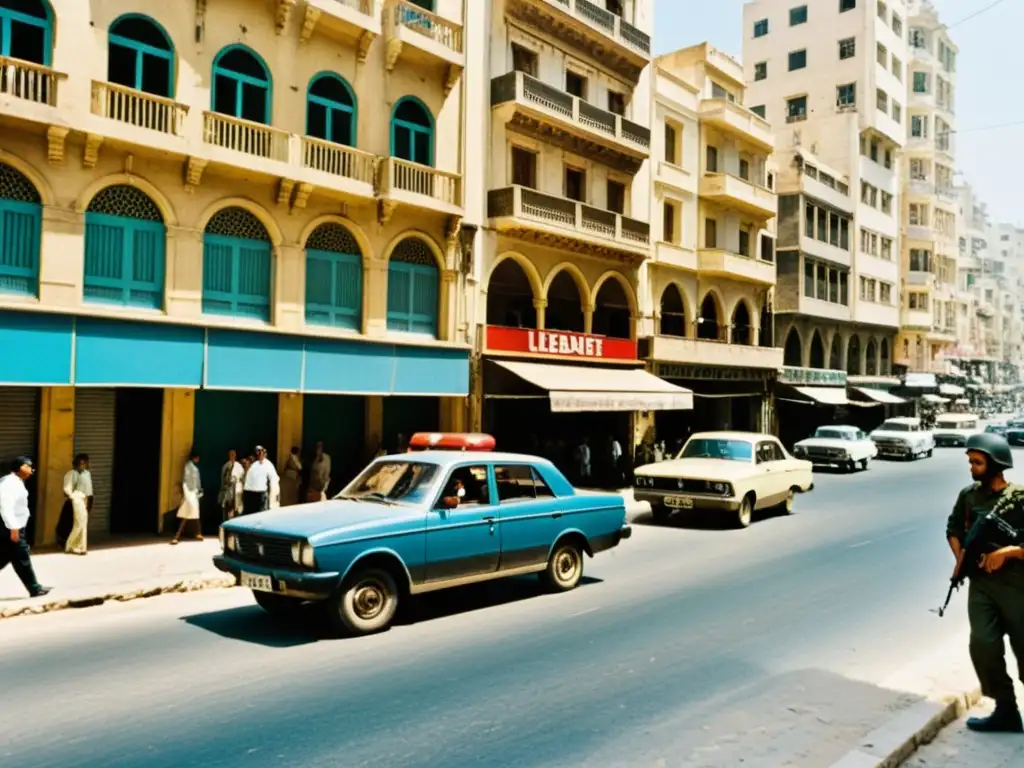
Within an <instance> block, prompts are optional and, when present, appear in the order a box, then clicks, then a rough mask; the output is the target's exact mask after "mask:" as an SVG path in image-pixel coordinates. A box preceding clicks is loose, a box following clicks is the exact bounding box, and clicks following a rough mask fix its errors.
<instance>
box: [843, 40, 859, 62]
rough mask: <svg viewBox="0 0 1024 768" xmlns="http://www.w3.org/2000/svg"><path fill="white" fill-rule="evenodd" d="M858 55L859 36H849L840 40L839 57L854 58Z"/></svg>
mask: <svg viewBox="0 0 1024 768" xmlns="http://www.w3.org/2000/svg"><path fill="white" fill-rule="evenodd" d="M856 55H857V38H855V37H847V38H845V39H843V40H840V41H839V58H840V59H852V58H853V57H854V56H856Z"/></svg>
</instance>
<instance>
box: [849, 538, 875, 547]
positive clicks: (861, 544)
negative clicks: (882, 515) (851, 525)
mask: <svg viewBox="0 0 1024 768" xmlns="http://www.w3.org/2000/svg"><path fill="white" fill-rule="evenodd" d="M872 541H874V539H868V540H867V541H862V542H860V543H859V544H851V545H850V546H849V549H856V548H857V547H866V546H867V545H868V544H870V543H871V542H872Z"/></svg>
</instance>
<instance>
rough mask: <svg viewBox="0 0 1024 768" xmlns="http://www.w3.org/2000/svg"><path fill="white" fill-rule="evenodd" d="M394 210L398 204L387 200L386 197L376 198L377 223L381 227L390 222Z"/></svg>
mask: <svg viewBox="0 0 1024 768" xmlns="http://www.w3.org/2000/svg"><path fill="white" fill-rule="evenodd" d="M396 208H398V203H396V202H395V201H394V200H388V199H387V198H386V197H380V198H377V221H379V222H380V224H381V226H384V225H385V224H387V223H388V222H389V221H391V217H392V216H393V215H394V213H395V209H396Z"/></svg>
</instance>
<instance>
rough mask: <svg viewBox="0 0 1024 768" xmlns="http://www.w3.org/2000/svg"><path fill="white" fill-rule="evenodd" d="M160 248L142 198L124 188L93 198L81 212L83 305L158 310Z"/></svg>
mask: <svg viewBox="0 0 1024 768" xmlns="http://www.w3.org/2000/svg"><path fill="white" fill-rule="evenodd" d="M166 243H167V231H166V229H165V228H164V219H163V216H162V215H161V214H160V209H159V208H158V207H157V205H156V203H154V202H153V201H152V200H151V199H150V197H149V196H148V195H147V194H146V193H145V192H143V191H141V190H140V189H138V188H137V187H132V186H129V185H127V184H117V185H115V186H112V187H107V188H106V189H103V190H100V191H99V192H97V193H96V196H95V197H93V199H92V200H91V201H90V202H89V207H88V208H87V209H86V212H85V270H84V272H85V274H84V285H83V290H82V293H83V298H84V299H85V301H89V302H98V303H102V304H120V305H122V306H126V307H146V308H148V309H162V308H163V306H164V274H165V269H164V263H165V260H164V252H165V246H166Z"/></svg>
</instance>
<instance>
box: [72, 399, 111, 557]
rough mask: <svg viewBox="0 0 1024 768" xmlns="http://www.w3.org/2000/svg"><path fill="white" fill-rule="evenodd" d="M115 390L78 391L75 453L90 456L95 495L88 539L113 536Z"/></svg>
mask: <svg viewBox="0 0 1024 768" xmlns="http://www.w3.org/2000/svg"><path fill="white" fill-rule="evenodd" d="M116 394H117V393H116V392H115V391H114V390H113V389H76V390H75V453H76V454H79V453H87V454H89V468H90V469H91V470H92V490H93V494H94V498H93V505H92V514H91V515H90V516H89V537H90V538H92V537H93V536H97V537H104V536H107V535H108V534H109V533H110V495H111V490H112V486H113V480H114V413H115V403H116V400H115V396H116Z"/></svg>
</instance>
